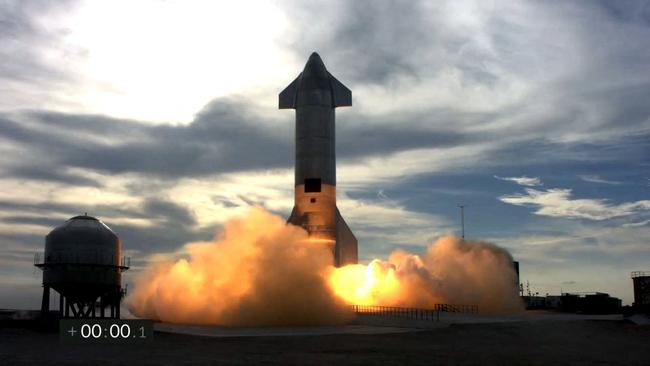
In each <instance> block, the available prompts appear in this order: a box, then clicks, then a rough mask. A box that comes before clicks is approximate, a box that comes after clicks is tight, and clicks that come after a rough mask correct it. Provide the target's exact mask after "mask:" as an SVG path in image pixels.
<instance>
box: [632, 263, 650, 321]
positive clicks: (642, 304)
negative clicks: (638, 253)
mask: <svg viewBox="0 0 650 366" xmlns="http://www.w3.org/2000/svg"><path fill="white" fill-rule="evenodd" d="M631 277H632V284H633V286H634V303H633V304H632V307H633V308H634V311H637V312H645V313H650V271H635V272H632V276H631Z"/></svg>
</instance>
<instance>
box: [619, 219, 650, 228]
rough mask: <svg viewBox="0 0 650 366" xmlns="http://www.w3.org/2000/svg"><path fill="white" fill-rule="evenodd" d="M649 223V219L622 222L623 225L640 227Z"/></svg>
mask: <svg viewBox="0 0 650 366" xmlns="http://www.w3.org/2000/svg"><path fill="white" fill-rule="evenodd" d="M648 224H650V220H644V221H640V222H628V223H625V224H623V227H642V226H646V225H648Z"/></svg>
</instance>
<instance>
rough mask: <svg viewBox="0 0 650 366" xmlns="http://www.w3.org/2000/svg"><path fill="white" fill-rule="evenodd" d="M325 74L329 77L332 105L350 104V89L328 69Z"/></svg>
mask: <svg viewBox="0 0 650 366" xmlns="http://www.w3.org/2000/svg"><path fill="white" fill-rule="evenodd" d="M327 74H328V75H329V77H330V85H331V86H332V102H333V104H334V105H333V107H350V106H352V91H350V89H348V87H347V86H345V85H343V83H341V82H340V81H338V80H337V79H336V78H335V77H334V76H333V75H332V74H330V73H329V71H328V72H327ZM283 93H284V92H283ZM280 97H281V96H280ZM280 108H282V107H280Z"/></svg>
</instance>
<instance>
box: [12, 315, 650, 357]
mask: <svg viewBox="0 0 650 366" xmlns="http://www.w3.org/2000/svg"><path fill="white" fill-rule="evenodd" d="M61 364H65V365H221V364H223V365H245V364H255V365H275V364H283V365H337V366H338V365H376V364H382V365H386V364H388V365H436V364H443V365H478V364H480V365H548V364H556V365H557V364H559V365H650V327H648V326H637V325H632V324H628V323H625V322H622V321H543V322H510V323H498V324H458V325H452V326H449V327H446V328H440V329H432V330H426V331H419V332H411V333H397V334H377V335H361V334H348V335H321V336H275V337H237V338H213V337H200V336H188V335H179V334H169V333H156V334H155V340H154V342H153V343H152V344H147V345H64V344H61V343H60V342H59V339H58V334H51V333H41V332H37V331H33V330H28V329H22V328H0V365H39V366H40V365H61Z"/></svg>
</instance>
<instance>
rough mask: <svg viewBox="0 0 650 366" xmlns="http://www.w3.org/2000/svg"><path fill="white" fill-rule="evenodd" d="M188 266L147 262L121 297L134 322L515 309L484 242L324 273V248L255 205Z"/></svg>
mask: <svg viewBox="0 0 650 366" xmlns="http://www.w3.org/2000/svg"><path fill="white" fill-rule="evenodd" d="M185 249H186V251H187V252H188V254H189V259H179V260H176V261H166V262H162V263H155V264H151V265H149V266H148V267H147V268H145V270H144V271H143V272H142V273H141V274H140V275H139V276H138V277H137V278H136V280H135V288H134V290H133V291H132V293H131V294H130V295H129V296H128V298H127V299H126V303H127V306H128V307H129V310H130V311H131V312H132V313H133V314H134V315H136V316H139V317H143V318H151V319H158V320H161V321H165V322H171V323H183V324H212V325H227V326H263V325H317V324H343V323H345V322H347V321H349V320H350V319H351V318H352V317H353V314H352V312H351V310H350V307H349V305H352V304H356V305H387V306H410V307H422V308H427V307H432V306H433V305H434V304H436V303H452V304H477V305H479V309H480V311H481V312H511V311H515V310H517V309H519V308H520V306H521V305H520V303H519V298H518V296H517V284H516V279H515V273H514V269H513V266H512V258H511V257H510V255H509V254H508V253H507V252H506V251H505V250H504V249H501V248H499V247H496V246H494V245H491V244H488V243H484V242H468V241H462V240H460V239H458V238H455V237H451V236H447V237H444V238H442V239H440V240H438V241H437V242H435V243H433V244H431V245H430V246H429V247H428V250H427V252H426V254H425V255H423V256H418V255H415V254H411V253H407V252H404V251H402V250H397V251H394V252H393V253H392V254H391V255H390V257H389V258H388V260H386V261H383V260H378V259H375V260H373V261H372V262H370V264H368V265H367V266H364V265H360V264H356V265H348V266H345V267H341V268H335V267H333V266H332V263H333V257H332V252H331V248H330V247H329V246H328V245H326V244H323V243H322V242H319V241H312V240H310V239H309V237H308V235H307V232H306V231H305V230H303V229H302V228H301V227H298V226H293V225H289V224H286V223H285V220H284V219H282V218H280V217H278V216H274V215H272V214H270V213H268V212H266V211H265V210H263V209H261V208H253V209H251V211H250V212H249V213H248V215H247V216H246V217H243V218H239V219H234V220H231V221H229V222H228V223H226V224H225V226H224V229H223V231H222V232H221V233H219V234H218V235H217V236H216V237H215V239H214V241H213V242H211V243H201V244H191V245H187V246H186V248H185Z"/></svg>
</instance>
